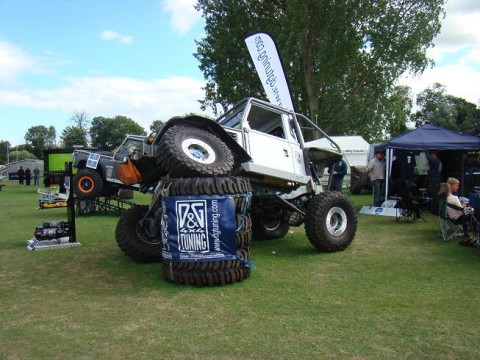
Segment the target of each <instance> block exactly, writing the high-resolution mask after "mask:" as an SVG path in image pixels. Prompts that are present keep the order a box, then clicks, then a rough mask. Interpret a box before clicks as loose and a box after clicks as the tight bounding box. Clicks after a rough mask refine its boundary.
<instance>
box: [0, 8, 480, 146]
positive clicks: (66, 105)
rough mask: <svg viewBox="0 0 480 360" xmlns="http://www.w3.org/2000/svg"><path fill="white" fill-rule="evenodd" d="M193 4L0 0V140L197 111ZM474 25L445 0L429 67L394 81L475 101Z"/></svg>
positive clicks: (479, 58) (479, 55) (197, 28)
mask: <svg viewBox="0 0 480 360" xmlns="http://www.w3.org/2000/svg"><path fill="white" fill-rule="evenodd" d="M194 3H195V0H141V1H138V0H122V1H115V0H101V1H99V0H82V1H74V0H43V1H38V0H0V140H7V141H9V142H10V143H11V144H12V145H19V144H23V143H24V142H25V140H24V136H25V134H26V132H27V130H28V129H29V128H30V127H32V126H37V125H44V126H47V127H48V126H54V127H55V128H56V131H57V136H59V135H60V134H61V133H62V131H63V129H64V128H65V127H67V126H73V125H74V123H73V122H72V121H71V120H70V119H71V118H72V116H73V115H74V114H75V113H76V112H85V113H86V114H87V115H88V117H89V118H90V120H91V119H92V118H93V117H95V116H103V117H114V116H116V115H123V116H127V117H130V118H131V119H133V120H134V121H136V122H137V123H139V124H140V125H141V126H143V127H144V128H145V130H146V131H148V130H149V127H150V124H151V123H152V122H153V121H154V120H163V121H165V120H168V119H169V118H171V117H172V116H176V115H183V114H186V113H189V112H195V113H199V114H202V111H201V110H200V104H199V102H198V100H200V99H202V98H203V95H204V93H203V90H202V87H203V86H204V85H205V80H204V77H203V74H202V72H201V71H200V69H199V68H198V65H199V63H198V61H197V60H196V59H195V57H194V56H193V54H194V53H195V51H196V45H195V40H200V39H201V38H202V37H203V35H204V30H203V27H204V22H203V19H202V17H201V14H199V13H198V12H196V11H195V10H194V8H193V4H194ZM479 22H480V1H479V0H449V1H448V3H447V6H446V18H445V19H444V20H443V22H442V31H441V34H440V35H439V36H438V37H437V38H436V39H435V41H434V42H435V47H434V48H432V49H431V50H429V51H428V56H429V57H431V58H432V59H433V60H434V61H435V64H436V65H435V67H434V68H432V69H427V70H426V71H425V72H424V73H423V75H422V76H421V77H420V78H418V77H416V78H412V77H409V76H404V77H402V79H401V80H400V83H401V84H405V85H408V86H410V87H411V88H412V90H413V93H414V94H416V93H418V92H421V91H422V90H424V89H425V88H427V87H431V86H432V85H433V83H435V82H438V83H441V84H443V85H445V86H446V89H447V93H448V94H451V95H454V96H458V97H462V98H464V99H466V100H468V101H470V102H472V103H475V104H478V103H479V101H480V30H478V24H479ZM476 28H477V29H476ZM241 46H245V45H244V44H242V45H241ZM280 52H281V49H280ZM204 114H205V115H209V116H211V115H212V114H211V113H210V112H206V113H204Z"/></svg>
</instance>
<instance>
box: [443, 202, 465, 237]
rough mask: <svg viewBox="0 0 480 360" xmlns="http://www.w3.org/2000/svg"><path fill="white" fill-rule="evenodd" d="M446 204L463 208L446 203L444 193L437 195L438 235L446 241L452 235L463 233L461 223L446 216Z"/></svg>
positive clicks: (454, 207)
mask: <svg viewBox="0 0 480 360" xmlns="http://www.w3.org/2000/svg"><path fill="white" fill-rule="evenodd" d="M447 206H448V207H450V208H452V209H456V210H463V208H461V207H458V206H455V205H452V204H448V203H447V197H446V196H445V194H440V195H439V196H438V221H439V225H440V227H439V231H440V237H441V238H442V240H443V241H445V242H446V241H448V240H450V239H452V238H454V237H457V236H462V235H463V228H462V224H458V223H455V222H454V221H453V220H452V219H450V218H449V217H448V212H447Z"/></svg>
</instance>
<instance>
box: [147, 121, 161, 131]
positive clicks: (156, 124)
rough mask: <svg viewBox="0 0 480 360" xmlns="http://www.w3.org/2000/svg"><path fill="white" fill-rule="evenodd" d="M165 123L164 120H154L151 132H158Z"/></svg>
mask: <svg viewBox="0 0 480 360" xmlns="http://www.w3.org/2000/svg"><path fill="white" fill-rule="evenodd" d="M163 124H164V122H163V121H162V120H154V121H153V122H152V124H151V125H150V131H156V130H157V129H158V128H159V127H160V126H161V125H163Z"/></svg>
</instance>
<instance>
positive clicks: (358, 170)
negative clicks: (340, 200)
mask: <svg viewBox="0 0 480 360" xmlns="http://www.w3.org/2000/svg"><path fill="white" fill-rule="evenodd" d="M367 183H368V174H367V168H366V167H365V166H351V167H350V192H351V193H352V194H354V195H358V194H360V193H361V192H362V190H363V189H364V188H365V187H366V186H367Z"/></svg>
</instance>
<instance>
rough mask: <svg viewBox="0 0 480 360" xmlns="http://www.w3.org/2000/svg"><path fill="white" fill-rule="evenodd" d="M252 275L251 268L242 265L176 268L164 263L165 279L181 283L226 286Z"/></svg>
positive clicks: (199, 285) (198, 285)
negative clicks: (216, 267)
mask: <svg viewBox="0 0 480 360" xmlns="http://www.w3.org/2000/svg"><path fill="white" fill-rule="evenodd" d="M249 276H250V268H247V267H241V268H233V269H223V270H217V271H201V270H197V271H195V270H193V271H187V270H174V269H173V268H171V267H170V265H169V264H165V263H164V264H163V277H164V279H165V280H167V281H170V282H173V283H175V284H179V285H193V286H197V287H202V286H225V285H229V284H233V283H235V282H240V281H243V280H244V279H246V278H247V277H249Z"/></svg>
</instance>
